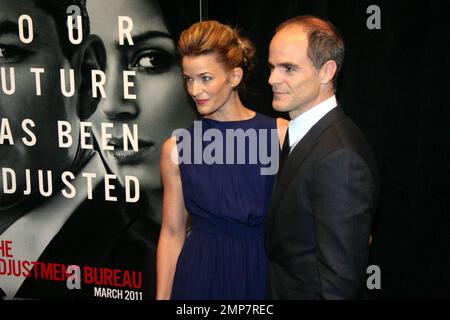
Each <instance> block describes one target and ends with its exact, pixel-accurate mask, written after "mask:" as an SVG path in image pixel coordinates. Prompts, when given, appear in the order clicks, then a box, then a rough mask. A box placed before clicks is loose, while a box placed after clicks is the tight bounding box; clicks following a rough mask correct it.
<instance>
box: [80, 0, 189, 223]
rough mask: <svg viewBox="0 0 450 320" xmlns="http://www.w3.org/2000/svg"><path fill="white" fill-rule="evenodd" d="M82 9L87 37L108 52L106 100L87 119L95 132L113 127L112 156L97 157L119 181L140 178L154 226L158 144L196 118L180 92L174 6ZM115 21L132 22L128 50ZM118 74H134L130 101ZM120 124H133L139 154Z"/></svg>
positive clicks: (111, 3) (158, 200)
mask: <svg viewBox="0 0 450 320" xmlns="http://www.w3.org/2000/svg"><path fill="white" fill-rule="evenodd" d="M169 2H170V1H169ZM87 4H88V11H89V14H90V16H91V29H92V32H93V33H95V34H97V35H99V36H100V37H101V38H102V40H103V41H104V43H105V46H106V50H107V65H108V66H107V74H106V85H105V91H106V98H105V99H103V100H102V101H101V103H100V105H99V108H98V109H97V112H96V113H95V114H94V116H93V119H92V120H93V122H94V128H95V129H96V132H97V133H98V132H100V126H101V123H112V124H113V126H114V128H113V129H109V131H110V132H111V133H112V137H111V139H109V140H108V145H110V146H113V147H114V151H104V150H102V155H103V157H104V158H105V160H106V162H107V164H108V166H109V167H110V168H111V169H112V170H113V172H114V173H115V174H117V175H118V176H119V179H120V180H121V181H122V182H123V181H124V176H126V175H131V176H135V177H137V178H138V179H139V183H140V188H141V198H143V200H144V201H146V205H147V206H146V207H147V208H146V210H147V211H148V214H149V216H150V218H151V219H152V220H153V221H154V222H156V223H157V224H158V225H159V224H160V223H161V212H162V209H161V207H162V184H161V178H160V168H159V160H160V155H161V149H162V144H163V142H164V140H166V139H167V138H168V137H170V135H171V134H172V131H173V130H175V129H177V128H184V127H187V126H188V125H189V124H190V123H192V121H193V120H194V119H195V118H196V117H197V116H196V114H195V109H194V108H193V107H192V105H191V103H190V101H189V98H188V96H187V94H186V92H185V89H184V83H183V77H182V74H181V68H180V65H179V60H178V55H177V50H176V44H175V42H174V41H173V38H174V37H175V38H176V37H177V36H178V34H177V28H179V27H180V25H181V21H176V20H175V19H177V17H180V15H178V14H177V13H176V12H174V11H171V10H172V9H174V6H170V4H168V3H167V2H166V1H161V2H159V1H153V0H127V1H123V0H108V1H104V0H89V1H88V2H87ZM183 9H185V8H183ZM164 14H165V15H164ZM119 16H126V17H129V18H130V19H131V20H132V21H133V29H132V31H131V36H132V38H133V42H134V45H133V46H129V45H128V41H127V38H126V37H125V45H122V46H121V45H119V36H120V34H119V22H118V21H119V20H118V19H119ZM183 16H185V15H183ZM166 21H169V23H167V22H166ZM185 23H186V22H185ZM125 26H128V25H127V24H125ZM123 71H135V72H136V76H135V77H130V80H131V81H133V82H134V87H132V88H130V90H129V91H130V93H131V94H135V95H136V99H135V100H130V99H128V100H127V99H124V93H123V92H124V89H123ZM123 124H126V125H128V126H129V127H130V128H131V129H132V127H133V125H134V124H137V125H138V132H139V134H138V136H139V152H134V151H125V150H124V147H123V141H122V140H123V139H122V136H123V129H122V127H123ZM142 191H143V192H142ZM142 194H144V196H142Z"/></svg>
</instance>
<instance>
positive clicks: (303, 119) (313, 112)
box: [288, 95, 337, 151]
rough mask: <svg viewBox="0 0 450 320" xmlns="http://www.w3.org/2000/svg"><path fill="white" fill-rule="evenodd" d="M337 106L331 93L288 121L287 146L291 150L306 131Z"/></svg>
mask: <svg viewBox="0 0 450 320" xmlns="http://www.w3.org/2000/svg"><path fill="white" fill-rule="evenodd" d="M336 107H337V101H336V96H335V95H333V96H331V97H330V98H328V99H327V100H325V101H322V102H321V103H319V104H318V105H316V106H314V107H312V108H311V109H309V110H308V111H306V112H305V113H302V114H301V115H299V116H298V117H297V118H295V119H293V120H291V121H290V122H289V128H288V130H289V147H290V150H291V151H292V150H293V149H294V147H295V146H296V145H297V143H298V142H299V141H300V140H301V139H302V138H303V137H304V136H305V135H306V134H307V133H308V131H309V130H310V129H311V128H312V127H313V126H314V125H315V124H316V123H317V122H319V120H320V119H322V118H323V117H324V116H325V115H326V114H327V113H328V112H330V111H331V110H332V109H334V108H336Z"/></svg>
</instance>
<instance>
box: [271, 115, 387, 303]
mask: <svg viewBox="0 0 450 320" xmlns="http://www.w3.org/2000/svg"><path fill="white" fill-rule="evenodd" d="M377 186H378V182H377V171H376V166H375V161H374V158H373V155H372V152H371V150H370V148H369V146H368V144H367V142H366V140H365V138H364V136H363V134H362V133H361V131H360V130H359V129H358V128H357V127H356V126H355V124H353V122H352V121H351V120H350V119H349V118H348V117H346V116H345V115H344V113H343V112H342V110H341V109H340V108H339V107H337V108H335V109H333V110H331V111H330V112H329V113H328V114H326V115H325V116H324V117H323V118H322V119H321V120H320V121H319V122H318V123H316V124H315V125H314V126H313V127H312V128H311V130H310V131H309V132H308V133H307V134H306V135H305V136H304V137H303V139H302V140H301V141H300V142H299V143H298V144H297V145H296V146H295V148H294V149H293V150H292V151H291V153H290V155H289V157H288V158H287V161H286V162H285V164H284V167H283V168H282V170H281V173H280V175H279V176H278V177H277V181H276V183H275V186H274V191H273V197H272V205H271V209H270V211H269V215H268V218H267V226H266V227H267V229H266V238H265V243H266V249H267V253H268V256H269V262H270V266H269V279H270V280H269V281H270V283H269V291H270V292H269V296H270V297H271V298H274V299H353V298H359V297H360V295H361V294H362V292H363V290H362V289H363V285H365V281H364V280H365V275H366V268H367V263H368V255H369V236H370V230H371V221H372V219H373V215H374V212H375V205H376V199H377V194H378V191H377V190H378V187H377Z"/></svg>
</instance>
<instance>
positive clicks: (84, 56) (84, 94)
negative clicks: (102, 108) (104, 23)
mask: <svg viewBox="0 0 450 320" xmlns="http://www.w3.org/2000/svg"><path fill="white" fill-rule="evenodd" d="M80 46H81V47H80V48H78V50H77V51H76V52H75V54H74V55H73V57H72V66H74V69H75V68H76V69H75V72H77V75H78V79H79V81H80V82H79V87H78V102H77V103H78V105H77V114H78V116H79V118H80V120H82V121H83V120H86V119H87V118H89V117H90V116H91V115H92V114H93V113H94V112H95V110H97V106H98V104H99V102H100V99H101V98H102V97H101V95H98V97H97V98H94V97H93V92H92V70H101V71H103V72H105V71H106V49H105V45H104V44H103V41H102V40H101V39H100V38H99V37H98V36H97V35H92V34H91V35H89V36H88V38H87V39H86V40H85V41H84V42H83V43H82V44H81V45H80ZM75 66H77V67H75Z"/></svg>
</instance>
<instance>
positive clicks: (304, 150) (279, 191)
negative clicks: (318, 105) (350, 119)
mask: <svg viewBox="0 0 450 320" xmlns="http://www.w3.org/2000/svg"><path fill="white" fill-rule="evenodd" d="M344 117H345V115H344V113H343V112H342V109H341V108H340V107H336V108H334V109H333V110H331V111H330V112H328V113H327V114H326V115H325V116H324V117H323V118H322V119H320V120H319V121H318V122H317V123H316V124H315V125H314V126H313V127H312V128H311V130H309V131H308V133H307V134H306V135H305V136H304V137H303V138H302V140H300V142H299V143H297V145H296V146H295V148H294V149H293V150H292V152H291V153H290V155H289V156H288V158H287V160H286V163H285V164H284V168H283V171H282V173H281V174H280V176H279V177H277V180H276V183H275V187H274V192H273V200H272V206H271V215H272V217H273V216H274V214H275V212H276V211H277V208H278V206H279V203H280V201H281V199H282V198H283V195H284V191H285V190H286V189H287V188H288V187H289V184H290V183H291V182H292V179H293V178H294V177H295V175H296V173H297V172H298V170H300V168H301V166H302V164H303V163H304V162H305V160H306V158H307V157H308V155H309V154H310V152H311V150H312V149H313V148H314V146H315V145H316V144H317V143H318V142H319V138H320V136H321V135H322V134H323V132H325V130H326V129H328V127H330V125H332V124H333V123H334V122H336V121H339V120H340V119H343V118H344Z"/></svg>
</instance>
